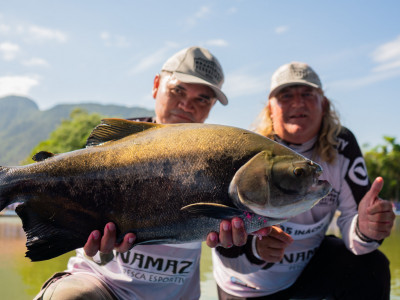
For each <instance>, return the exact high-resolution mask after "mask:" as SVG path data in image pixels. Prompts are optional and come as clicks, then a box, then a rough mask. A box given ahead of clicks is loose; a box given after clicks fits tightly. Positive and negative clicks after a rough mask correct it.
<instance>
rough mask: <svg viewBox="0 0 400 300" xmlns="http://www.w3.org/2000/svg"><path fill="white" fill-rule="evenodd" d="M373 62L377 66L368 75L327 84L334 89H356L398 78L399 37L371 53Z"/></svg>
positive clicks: (399, 61) (399, 70) (399, 65)
mask: <svg viewBox="0 0 400 300" xmlns="http://www.w3.org/2000/svg"><path fill="white" fill-rule="evenodd" d="M371 58H372V60H373V62H375V63H377V65H376V66H375V67H374V68H372V70H371V72H370V74H367V75H365V76H363V77H359V78H347V79H342V80H337V81H333V82H330V83H328V84H327V86H329V88H334V89H358V88H362V87H364V86H368V85H370V84H374V83H377V82H381V81H385V80H389V79H392V78H395V77H399V76H400V36H398V37H397V38H395V39H394V40H393V41H390V42H388V43H385V44H383V45H381V46H379V47H377V48H376V49H375V51H373V52H372V53H371Z"/></svg>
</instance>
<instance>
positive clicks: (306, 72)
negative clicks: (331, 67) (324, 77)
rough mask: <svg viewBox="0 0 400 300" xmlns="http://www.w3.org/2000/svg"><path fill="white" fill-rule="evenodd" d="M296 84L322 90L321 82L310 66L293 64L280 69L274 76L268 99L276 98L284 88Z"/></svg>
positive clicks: (298, 63)
mask: <svg viewBox="0 0 400 300" xmlns="http://www.w3.org/2000/svg"><path fill="white" fill-rule="evenodd" d="M296 84H301V85H308V86H311V87H313V88H319V89H322V83H321V80H319V77H318V75H317V73H315V71H314V70H313V69H312V68H311V67H310V66H309V65H307V64H306V63H302V62H291V63H288V64H285V65H283V66H281V67H279V68H278V69H277V70H276V71H275V73H274V74H273V75H272V78H271V88H270V92H269V96H268V98H271V97H273V96H275V95H276V94H277V93H279V91H281V90H282V89H283V88H285V87H288V86H291V85H296Z"/></svg>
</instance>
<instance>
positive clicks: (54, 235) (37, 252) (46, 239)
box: [15, 202, 89, 261]
mask: <svg viewBox="0 0 400 300" xmlns="http://www.w3.org/2000/svg"><path fill="white" fill-rule="evenodd" d="M15 211H16V212H17V215H18V216H19V217H20V219H21V220H22V228H23V229H24V231H25V233H26V239H27V241H26V247H27V248H28V251H27V252H26V257H28V258H30V259H31V261H42V260H47V259H52V258H54V257H57V256H59V255H62V254H65V253H67V252H69V251H72V250H75V249H77V248H81V247H83V246H84V245H85V243H86V240H87V237H88V236H89V232H87V233H82V232H76V231H72V230H69V229H67V228H63V227H62V226H58V225H57V223H55V222H53V221H51V220H49V219H48V218H47V219H46V218H43V217H42V216H40V215H39V214H38V213H36V212H35V211H34V210H33V209H32V207H31V206H30V204H29V202H25V203H22V204H20V205H18V206H17V208H16V209H15ZM38 237H39V238H38Z"/></svg>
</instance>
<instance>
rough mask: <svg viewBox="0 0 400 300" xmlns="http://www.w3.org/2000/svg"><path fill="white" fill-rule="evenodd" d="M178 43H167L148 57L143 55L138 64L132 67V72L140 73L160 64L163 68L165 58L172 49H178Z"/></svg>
mask: <svg viewBox="0 0 400 300" xmlns="http://www.w3.org/2000/svg"><path fill="white" fill-rule="evenodd" d="M177 47H178V45H177V44H176V43H173V42H169V43H167V44H166V45H165V46H164V47H163V48H160V49H159V50H157V51H156V52H154V53H151V54H149V55H148V56H146V57H143V58H142V59H140V62H139V64H138V65H137V66H135V67H134V68H132V69H131V71H130V72H131V73H132V74H138V73H140V72H143V71H146V70H148V69H150V68H152V67H153V66H159V68H161V65H162V64H163V63H164V62H165V60H166V59H167V58H168V57H167V55H168V53H169V52H170V50H171V49H176V48H177Z"/></svg>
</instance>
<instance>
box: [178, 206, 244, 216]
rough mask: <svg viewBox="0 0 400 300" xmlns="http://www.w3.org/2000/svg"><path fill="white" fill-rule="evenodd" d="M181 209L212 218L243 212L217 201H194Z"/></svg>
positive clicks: (236, 214)
mask: <svg viewBox="0 0 400 300" xmlns="http://www.w3.org/2000/svg"><path fill="white" fill-rule="evenodd" d="M181 210H183V211H187V212H189V213H191V214H195V215H201V216H205V217H209V218H214V219H232V218H233V217H236V216H241V215H243V213H244V212H243V211H242V210H240V209H237V208H234V207H230V206H226V205H223V204H217V203H194V204H190V205H186V206H184V207H182V208H181Z"/></svg>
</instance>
